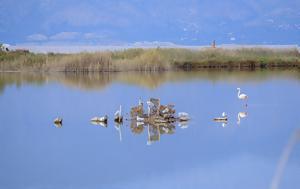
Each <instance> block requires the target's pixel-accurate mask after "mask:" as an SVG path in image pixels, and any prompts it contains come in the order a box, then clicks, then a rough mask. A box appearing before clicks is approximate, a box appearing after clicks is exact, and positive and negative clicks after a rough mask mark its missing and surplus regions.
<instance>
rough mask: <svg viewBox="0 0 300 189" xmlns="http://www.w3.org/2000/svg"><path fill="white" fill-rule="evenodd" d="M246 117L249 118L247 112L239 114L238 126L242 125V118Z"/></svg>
mask: <svg viewBox="0 0 300 189" xmlns="http://www.w3.org/2000/svg"><path fill="white" fill-rule="evenodd" d="M245 117H247V112H239V113H238V121H237V124H238V125H239V124H240V123H241V118H245Z"/></svg>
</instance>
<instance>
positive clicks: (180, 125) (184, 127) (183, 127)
mask: <svg viewBox="0 0 300 189" xmlns="http://www.w3.org/2000/svg"><path fill="white" fill-rule="evenodd" d="M178 127H180V128H181V129H186V128H188V127H189V125H188V122H187V121H180V122H178Z"/></svg>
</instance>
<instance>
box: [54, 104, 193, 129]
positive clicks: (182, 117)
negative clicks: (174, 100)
mask: <svg viewBox="0 0 300 189" xmlns="http://www.w3.org/2000/svg"><path fill="white" fill-rule="evenodd" d="M141 104H142V101H141V99H139V105H141ZM147 105H148V113H147V114H148V116H150V112H151V108H153V107H154V104H153V103H152V102H151V101H147ZM163 111H165V113H168V112H167V111H168V108H166V109H165V110H163ZM177 119H178V120H179V121H181V122H185V121H188V120H190V117H189V114H188V113H186V112H179V113H178V118H177ZM114 121H115V123H117V124H122V123H123V115H122V106H121V105H120V107H119V109H118V110H117V111H116V112H115V114H114ZM136 121H137V123H138V124H143V123H144V122H145V118H144V117H140V116H137V117H136ZM107 122H108V116H107V115H104V116H102V117H93V118H92V119H91V123H92V124H94V125H101V126H103V127H107ZM62 123H63V119H62V118H61V117H57V118H55V119H54V124H55V126H56V127H62Z"/></svg>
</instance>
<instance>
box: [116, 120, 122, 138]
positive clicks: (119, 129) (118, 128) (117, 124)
mask: <svg viewBox="0 0 300 189" xmlns="http://www.w3.org/2000/svg"><path fill="white" fill-rule="evenodd" d="M121 126H122V124H121V123H115V128H116V130H117V131H118V133H119V139H120V142H122V130H121Z"/></svg>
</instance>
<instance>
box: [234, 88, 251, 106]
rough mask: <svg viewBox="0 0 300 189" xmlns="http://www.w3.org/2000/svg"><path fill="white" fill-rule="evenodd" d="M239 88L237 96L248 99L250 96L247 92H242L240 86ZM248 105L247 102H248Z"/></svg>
mask: <svg viewBox="0 0 300 189" xmlns="http://www.w3.org/2000/svg"><path fill="white" fill-rule="evenodd" d="M237 90H238V94H237V96H238V98H239V99H240V100H248V96H247V95H246V94H244V93H242V94H241V89H240V88H237ZM246 106H247V102H246Z"/></svg>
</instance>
